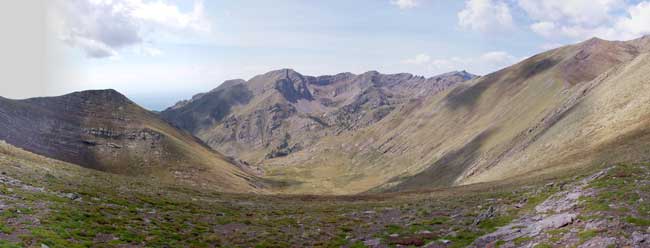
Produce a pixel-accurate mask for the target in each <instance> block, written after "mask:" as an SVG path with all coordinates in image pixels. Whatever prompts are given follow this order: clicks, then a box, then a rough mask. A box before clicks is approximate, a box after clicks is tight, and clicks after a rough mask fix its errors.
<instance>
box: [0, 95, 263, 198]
mask: <svg viewBox="0 0 650 248" xmlns="http://www.w3.org/2000/svg"><path fill="white" fill-rule="evenodd" d="M0 140H5V141H6V142H8V143H10V144H12V145H15V146H17V147H21V148H23V149H25V150H28V151H31V152H34V153H36V154H40V155H44V156H47V157H50V158H54V159H59V160H62V161H66V162H70V163H74V164H78V165H81V166H84V167H87V168H92V169H96V170H101V171H106V172H111V173H116V174H123V175H130V176H143V177H156V178H159V179H161V180H163V181H168V182H180V183H185V184H192V185H198V186H204V187H210V188H217V189H221V190H225V191H237V192H249V191H255V190H256V189H255V188H254V186H253V182H254V181H253V177H252V176H250V175H249V174H248V173H246V172H245V171H244V170H242V169H241V168H238V167H237V166H235V165H233V163H231V162H229V159H227V158H226V157H224V156H223V155H221V154H219V153H217V152H214V151H212V150H211V149H209V148H208V147H207V146H205V145H204V144H203V143H201V141H199V140H198V139H196V138H194V137H193V136H191V135H189V134H186V133H184V132H182V131H179V130H177V129H176V128H173V127H171V126H170V125H168V124H167V123H166V122H164V121H162V120H160V119H159V118H158V117H157V116H156V115H155V114H153V113H151V112H149V111H147V110H144V109H142V108H141V107H139V106H137V105H136V104H134V103H133V102H131V101H130V100H129V99H127V98H126V97H124V96H123V95H121V94H119V93H118V92H116V91H113V90H99V91H84V92H76V93H72V94H68V95H64V96H60V97H48V98H33V99H27V100H9V99H4V98H0Z"/></svg>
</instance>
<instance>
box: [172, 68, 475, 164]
mask: <svg viewBox="0 0 650 248" xmlns="http://www.w3.org/2000/svg"><path fill="white" fill-rule="evenodd" d="M474 77H475V76H474V75H472V74H469V73H467V72H453V73H448V74H443V75H440V76H436V77H432V78H424V77H418V76H413V75H411V74H405V73H403V74H394V75H384V74H380V73H378V72H367V73H364V74H361V75H354V74H351V73H341V74H337V75H329V76H319V77H312V76H305V75H302V74H300V73H298V72H295V71H293V70H290V69H283V70H277V71H272V72H269V73H266V74H263V75H259V76H256V77H254V78H252V79H250V80H249V81H243V80H233V81H228V82H225V83H223V84H222V85H221V86H219V87H218V88H216V89H215V90H213V91H211V92H208V93H202V94H198V95H196V96H195V97H193V99H192V100H189V101H183V102H180V103H178V104H177V105H176V106H174V107H171V108H169V109H167V110H165V111H163V112H162V113H161V116H162V117H163V118H164V119H165V120H167V121H168V122H170V123H172V124H173V125H176V126H178V127H180V128H182V129H185V130H188V131H189V132H192V133H193V134H195V135H196V136H197V137H199V138H201V139H202V140H203V141H205V142H206V143H207V144H208V145H210V146H211V147H212V148H214V149H216V150H218V151H222V152H224V153H226V154H228V155H231V156H237V157H241V158H243V159H244V160H248V161H251V162H253V163H259V162H261V161H263V160H267V159H273V158H277V157H283V156H286V155H288V154H291V153H293V152H296V151H299V150H302V149H306V148H308V147H310V146H311V145H312V144H313V143H315V142H317V141H318V140H320V139H321V138H322V137H325V136H332V135H341V134H344V133H346V132H348V131H351V130H355V129H358V128H362V127H367V126H369V125H372V124H373V123H376V122H378V121H380V120H381V119H383V118H384V117H385V116H387V115H388V114H390V113H391V112H393V111H394V110H395V109H396V108H397V107H398V106H401V105H403V104H405V103H408V102H409V101H413V100H417V99H419V98H422V97H426V96H429V95H432V94H436V93H437V92H440V91H442V90H444V89H447V88H448V87H451V86H453V85H454V84H456V83H459V82H463V81H466V80H469V79H472V78H474Z"/></svg>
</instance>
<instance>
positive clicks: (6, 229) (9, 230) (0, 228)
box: [0, 223, 14, 234]
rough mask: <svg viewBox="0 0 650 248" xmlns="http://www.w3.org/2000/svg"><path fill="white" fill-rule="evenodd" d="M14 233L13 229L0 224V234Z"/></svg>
mask: <svg viewBox="0 0 650 248" xmlns="http://www.w3.org/2000/svg"><path fill="white" fill-rule="evenodd" d="M13 232H14V228H13V227H10V226H7V225H5V224H3V223H0V233H5V234H12V233H13Z"/></svg>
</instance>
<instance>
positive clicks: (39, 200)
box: [0, 141, 650, 248]
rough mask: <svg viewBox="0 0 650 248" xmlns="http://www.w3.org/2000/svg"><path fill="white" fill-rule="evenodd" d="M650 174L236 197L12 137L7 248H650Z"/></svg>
mask: <svg viewBox="0 0 650 248" xmlns="http://www.w3.org/2000/svg"><path fill="white" fill-rule="evenodd" d="M649 176H650V166H649V165H648V164H647V163H646V164H630V165H616V166H598V167H589V168H588V169H585V170H583V171H581V172H580V171H572V172H570V173H562V174H558V175H554V176H550V177H548V178H541V177H538V178H535V179H534V180H528V181H526V182H525V184H522V183H521V182H518V183H513V182H508V181H500V182H494V183H484V184H475V185H469V186H460V187H451V188H446V189H438V190H434V191H425V192H413V193H399V194H369V195H357V196H269V195H258V194H244V195H241V194H235V195H231V194H227V193H222V192H215V191H213V190H209V189H198V188H193V187H184V186H180V185H175V184H161V183H160V182H158V181H156V180H155V179H151V178H142V179H141V180H133V178H132V177H128V176H122V175H115V174H110V173H105V172H100V171H97V170H92V169H86V168H82V167H79V166H75V165H72V164H68V163H64V162H60V161H56V160H53V159H48V158H44V157H42V156H39V155H35V154H32V153H29V152H26V151H23V150H21V149H16V148H15V147H13V146H11V145H8V144H5V143H4V142H1V141H0V210H1V212H0V213H1V214H0V247H45V246H47V247H52V248H67V247H166V246H171V247H393V246H408V247H608V246H617V247H646V246H647V242H648V241H650V230H648V225H650V209H649V208H648V205H647V204H646V203H645V202H644V201H643V199H648V197H650V177H649Z"/></svg>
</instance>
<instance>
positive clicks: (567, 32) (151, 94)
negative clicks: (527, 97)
mask: <svg viewBox="0 0 650 248" xmlns="http://www.w3.org/2000/svg"><path fill="white" fill-rule="evenodd" d="M50 5H51V6H49V7H48V12H47V13H48V18H49V19H48V24H49V26H50V27H49V28H48V30H49V31H48V34H49V35H48V40H47V46H48V49H47V50H48V57H47V63H48V68H49V69H48V74H47V78H48V79H47V80H48V81H49V85H50V86H51V89H50V90H49V93H50V94H53V95H56V94H63V93H67V92H71V91H77V90H84V89H102V88H114V89H117V90H119V91H121V92H122V93H124V94H126V95H127V96H128V97H130V98H131V99H133V100H135V101H136V102H138V103H139V104H141V105H143V106H145V107H147V108H150V109H155V110H160V109H164V108H165V107H168V106H170V105H172V104H173V103H174V102H176V101H178V100H181V99H185V98H188V97H190V96H191V95H193V94H196V93H199V92H204V91H207V90H210V89H212V88H215V87H217V86H218V85H219V84H220V83H221V82H222V81H224V80H227V79H233V78H243V79H248V78H251V77H252V76H254V75H257V74H261V73H264V72H267V71H269V70H274V69H279V68H293V69H295V70H297V71H299V72H301V73H303V74H307V75H324V74H334V73H339V72H353V73H363V72H365V71H369V70H377V71H380V72H382V73H398V72H409V73H413V74H417V75H424V76H433V75H436V74H440V73H444V72H448V71H452V70H467V71H469V72H472V73H475V74H487V73H489V72H492V71H494V70H497V69H499V68H502V67H505V66H508V65H511V64H513V63H516V62H517V61H519V60H521V59H523V58H526V57H528V56H530V55H533V54H536V53H539V52H541V51H544V50H546V49H550V48H553V47H557V46H560V45H563V44H569V43H574V42H577V41H581V40H584V39H587V38H590V37H593V36H598V37H601V38H605V39H616V40H626V39H631V38H636V37H639V36H641V35H644V34H649V33H650V1H625V0H562V1H559V0H546V1H541V0H466V1H460V0H356V1H349V0H347V1H335V0H328V1H297V0H273V1H242V0H237V1H225V0H214V1H207V0H206V1H200V0H197V1H171V0H167V1H166V0H153V1H150V0H53V1H52V3H51V4H50Z"/></svg>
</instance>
